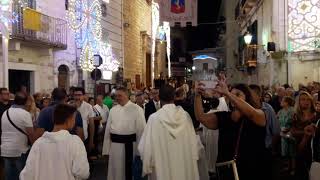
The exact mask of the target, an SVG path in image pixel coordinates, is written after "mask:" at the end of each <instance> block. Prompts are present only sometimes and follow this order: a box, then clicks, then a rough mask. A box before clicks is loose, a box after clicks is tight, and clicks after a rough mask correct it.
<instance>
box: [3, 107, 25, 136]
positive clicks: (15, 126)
mask: <svg viewBox="0 0 320 180" xmlns="http://www.w3.org/2000/svg"><path fill="white" fill-rule="evenodd" d="M6 114H7V117H8V120H9V122H10V124H11V125H12V126H13V127H14V128H16V129H17V130H18V131H20V132H21V133H22V134H24V135H26V136H27V137H28V134H27V133H25V132H24V131H23V130H22V129H20V128H19V127H18V126H17V125H15V124H14V123H13V122H12V120H11V118H10V116H9V109H8V110H7V112H6Z"/></svg>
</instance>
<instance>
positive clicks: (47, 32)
mask: <svg viewBox="0 0 320 180" xmlns="http://www.w3.org/2000/svg"><path fill="white" fill-rule="evenodd" d="M13 12H14V13H15V14H16V15H17V17H18V21H17V22H15V23H13V24H12V32H11V38H13V39H19V40H22V41H26V42H31V43H36V44H40V45H45V46H48V47H53V48H61V49H66V48H67V28H68V25H67V22H66V21H65V20H62V19H58V18H54V17H50V16H47V15H44V14H42V13H38V12H37V13H38V15H39V16H40V23H41V29H40V30H37V31H35V30H29V29H26V28H25V27H24V21H25V19H24V16H23V13H24V11H23V9H22V8H21V7H20V6H18V5H15V6H13Z"/></svg>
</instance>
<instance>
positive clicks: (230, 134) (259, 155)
mask: <svg viewBox="0 0 320 180" xmlns="http://www.w3.org/2000/svg"><path fill="white" fill-rule="evenodd" d="M214 91H216V92H218V93H220V94H222V95H223V96H225V97H226V98H227V99H228V100H229V102H230V103H231V107H230V109H231V111H229V112H217V113H209V114H205V113H204V112H203V107H202V100H201V94H202V93H203V92H204V89H201V88H198V89H197V95H196V97H195V114H196V118H197V120H198V121H200V122H201V123H202V124H203V125H205V126H206V127H207V128H209V129H219V150H218V162H219V163H218V164H220V165H223V164H229V162H232V165H233V168H234V175H230V173H229V174H227V175H223V177H222V180H225V179H228V180H229V179H240V180H257V179H259V180H262V179H265V177H266V176H265V174H266V173H270V172H265V169H264V168H263V167H264V164H265V162H266V158H265V154H266V149H265V133H266V132H265V131H266V129H265V126H266V118H265V114H264V112H263V111H262V110H260V109H258V107H257V105H256V103H255V101H254V100H253V97H252V92H251V90H250V89H249V87H248V86H247V85H244V84H239V85H236V86H233V88H232V89H231V91H229V90H228V87H227V84H226V82H225V77H223V76H222V77H221V78H220V81H219V85H218V86H217V88H216V89H215V90H214ZM234 162H235V163H234ZM235 164H236V166H235ZM238 172H239V177H237V176H238ZM219 176H220V175H219ZM220 179H221V178H220Z"/></svg>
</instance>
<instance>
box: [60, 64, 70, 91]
mask: <svg viewBox="0 0 320 180" xmlns="http://www.w3.org/2000/svg"><path fill="white" fill-rule="evenodd" d="M58 71H59V74H58V87H59V88H64V89H68V88H69V68H68V67H67V66H66V65H61V66H59V68H58Z"/></svg>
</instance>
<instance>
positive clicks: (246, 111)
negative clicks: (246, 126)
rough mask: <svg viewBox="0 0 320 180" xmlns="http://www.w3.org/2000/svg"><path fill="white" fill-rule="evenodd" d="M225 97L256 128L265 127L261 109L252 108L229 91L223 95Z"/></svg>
mask: <svg viewBox="0 0 320 180" xmlns="http://www.w3.org/2000/svg"><path fill="white" fill-rule="evenodd" d="M225 95H226V97H227V98H228V99H229V100H230V101H231V102H232V103H233V104H234V105H235V107H236V108H237V109H238V110H239V111H240V112H241V113H242V114H243V115H245V116H246V117H248V118H249V120H251V121H253V123H255V124H256V125H258V126H262V127H264V126H266V118H265V114H264V112H263V111H262V110H261V109H256V108H254V107H252V106H251V105H250V104H248V103H247V102H245V101H244V100H242V99H241V98H239V97H237V96H236V95H234V94H232V93H230V92H229V91H228V92H227V93H225Z"/></svg>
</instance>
